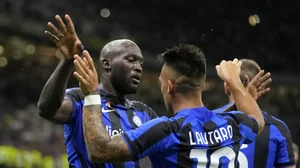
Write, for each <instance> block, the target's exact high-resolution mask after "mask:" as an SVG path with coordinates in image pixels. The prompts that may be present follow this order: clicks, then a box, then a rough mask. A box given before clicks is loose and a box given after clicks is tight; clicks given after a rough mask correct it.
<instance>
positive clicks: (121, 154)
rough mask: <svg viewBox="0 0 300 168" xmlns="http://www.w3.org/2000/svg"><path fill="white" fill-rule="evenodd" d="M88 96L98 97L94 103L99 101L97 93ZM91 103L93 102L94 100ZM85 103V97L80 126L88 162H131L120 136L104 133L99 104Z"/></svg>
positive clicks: (125, 145)
mask: <svg viewBox="0 0 300 168" xmlns="http://www.w3.org/2000/svg"><path fill="white" fill-rule="evenodd" d="M90 95H96V96H99V98H96V102H98V101H99V99H100V95H99V93H98V92H93V93H91V94H89V96H90ZM97 99H98V100H97ZM93 101H94V102H95V100H93ZM100 101H101V99H100ZM87 102H88V101H87V97H86V98H85V105H84V107H83V113H82V125H83V134H84V140H85V144H86V147H87V151H88V155H89V158H90V160H91V161H92V162H103V163H105V162H114V161H129V160H131V155H130V152H129V150H128V147H127V144H126V143H125V141H124V140H123V138H122V136H120V135H117V136H113V137H110V136H109V134H108V132H107V131H106V128H105V126H104V125H103V121H102V110H101V104H100V103H98V104H97V103H96V102H95V103H87ZM89 102H91V101H89ZM88 104H90V105H88Z"/></svg>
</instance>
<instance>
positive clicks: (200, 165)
mask: <svg viewBox="0 0 300 168" xmlns="http://www.w3.org/2000/svg"><path fill="white" fill-rule="evenodd" d="M208 157H209V160H210V164H209V168H218V167H219V163H220V159H221V158H223V157H224V158H227V159H226V160H229V161H228V168H234V160H235V157H236V154H235V152H234V151H233V149H232V148H230V147H223V148H220V149H218V150H216V151H214V152H213V153H212V154H211V155H210V156H207V149H192V150H191V153H190V158H192V159H197V160H198V161H197V168H206V166H207V164H208V161H209V160H208ZM238 161H239V164H240V167H243V168H248V160H247V157H246V156H245V154H244V153H242V152H239V156H238Z"/></svg>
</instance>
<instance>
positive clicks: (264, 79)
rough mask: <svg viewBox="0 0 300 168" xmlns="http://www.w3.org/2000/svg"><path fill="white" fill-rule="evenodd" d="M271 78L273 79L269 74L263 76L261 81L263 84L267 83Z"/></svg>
mask: <svg viewBox="0 0 300 168" xmlns="http://www.w3.org/2000/svg"><path fill="white" fill-rule="evenodd" d="M270 77H271V73H270V72H268V73H266V74H265V75H264V76H262V77H261V78H260V79H259V80H260V81H261V82H265V81H267V80H269V79H270Z"/></svg>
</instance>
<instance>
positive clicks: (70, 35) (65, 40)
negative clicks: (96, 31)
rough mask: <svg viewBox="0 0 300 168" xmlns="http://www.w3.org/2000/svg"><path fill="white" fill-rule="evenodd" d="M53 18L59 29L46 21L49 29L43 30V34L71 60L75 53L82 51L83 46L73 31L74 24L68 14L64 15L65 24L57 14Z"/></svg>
mask: <svg viewBox="0 0 300 168" xmlns="http://www.w3.org/2000/svg"><path fill="white" fill-rule="evenodd" d="M55 19H56V22H57V23H58V26H59V29H58V28H56V27H55V26H54V25H53V24H52V23H51V22H48V24H47V25H48V29H49V31H45V35H46V36H47V37H48V38H49V39H50V40H52V41H53V42H54V43H55V44H56V46H57V48H58V49H59V50H60V52H61V53H62V55H63V56H64V57H65V58H66V59H68V60H72V59H74V55H75V54H79V55H80V54H81V53H82V51H83V49H84V47H83V45H82V44H81V42H80V40H79V38H78V36H77V34H76V32H75V28H74V24H73V22H72V20H71V18H70V16H69V15H65V20H66V23H67V25H66V24H65V23H64V22H63V20H62V19H61V17H60V16H59V15H56V16H55ZM50 31H51V32H50Z"/></svg>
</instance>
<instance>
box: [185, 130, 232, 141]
mask: <svg viewBox="0 0 300 168" xmlns="http://www.w3.org/2000/svg"><path fill="white" fill-rule="evenodd" d="M232 136H233V131H232V126H231V125H227V126H226V127H219V128H216V129H215V130H212V131H208V132H205V131H189V139H190V145H217V144H220V143H222V142H224V141H226V140H230V139H231V138H232ZM193 137H194V138H193Z"/></svg>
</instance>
